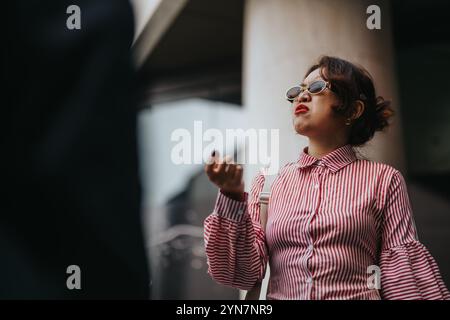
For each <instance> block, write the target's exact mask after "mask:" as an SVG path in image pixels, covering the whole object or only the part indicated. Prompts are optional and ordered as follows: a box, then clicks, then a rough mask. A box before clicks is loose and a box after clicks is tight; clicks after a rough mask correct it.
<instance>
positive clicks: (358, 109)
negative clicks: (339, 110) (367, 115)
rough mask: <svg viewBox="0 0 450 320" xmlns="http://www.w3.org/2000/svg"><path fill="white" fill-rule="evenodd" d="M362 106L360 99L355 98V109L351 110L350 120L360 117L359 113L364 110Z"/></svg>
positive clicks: (363, 105)
mask: <svg viewBox="0 0 450 320" xmlns="http://www.w3.org/2000/svg"><path fill="white" fill-rule="evenodd" d="M364 108H365V104H364V102H363V101H362V100H356V101H355V110H354V111H353V114H352V117H351V119H352V120H356V119H358V118H359V117H361V115H362V114H363V112H364Z"/></svg>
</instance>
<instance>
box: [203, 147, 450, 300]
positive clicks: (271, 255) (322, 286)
mask: <svg viewBox="0 0 450 320" xmlns="http://www.w3.org/2000/svg"><path fill="white" fill-rule="evenodd" d="M307 151H308V150H307V148H305V149H304V150H303V152H302V154H301V155H300V157H299V159H298V161H297V162H292V163H289V164H287V165H286V166H284V167H283V168H282V169H281V170H280V172H279V175H278V177H277V178H276V179H275V181H274V183H273V184H272V187H271V197H270V202H269V206H268V221H267V227H266V230H265V231H264V230H263V229H262V228H261V225H260V223H259V203H258V196H259V193H260V192H261V191H262V188H263V182H264V176H263V175H262V174H259V175H257V176H256V177H255V179H254V180H253V183H252V187H251V191H250V195H248V194H247V193H246V194H245V200H244V201H236V200H233V199H230V198H228V197H226V196H225V195H223V194H222V193H221V192H219V195H218V198H217V201H216V205H215V208H214V211H213V213H212V214H211V215H209V216H208V217H207V218H206V220H205V247H206V255H207V258H208V266H209V268H208V273H209V274H210V275H211V276H212V277H213V278H214V279H215V280H216V281H217V282H218V283H221V284H223V285H227V286H232V287H235V288H239V289H243V290H249V289H251V288H252V287H253V286H254V285H255V283H257V282H259V281H261V280H262V278H263V276H264V273H265V269H266V265H267V262H269V265H270V280H269V285H268V292H267V299H299V300H300V299H301V300H309V299H450V293H449V291H448V289H447V288H446V286H445V284H444V282H443V280H442V277H441V275H440V273H439V269H438V266H437V264H436V262H435V260H434V259H433V257H432V256H431V255H430V253H429V252H428V250H427V249H426V248H425V247H424V246H423V245H422V244H421V243H420V242H419V241H418V238H417V232H416V230H415V224H414V220H413V216H412V211H411V205H410V201H409V198H408V192H407V189H406V185H405V181H404V179H403V177H402V175H401V173H400V172H399V171H397V170H396V169H394V168H392V167H390V166H388V165H385V164H381V163H376V162H372V161H368V160H362V159H357V157H356V155H355V152H354V151H353V148H352V147H351V146H350V145H346V146H344V147H341V148H339V149H336V150H335V151H333V152H331V153H330V154H328V155H326V156H325V157H323V158H321V159H316V158H314V157H312V156H310V155H308V153H307ZM374 266H375V267H374ZM372 268H375V269H372ZM377 268H378V270H379V271H380V273H381V288H379V290H378V289H377V288H376V287H374V286H370V285H369V284H370V283H372V281H371V279H374V277H376V276H377V275H376V274H374V273H373V272H374V270H375V272H376V269H377ZM369 278H370V279H369ZM368 283H369V284H368Z"/></svg>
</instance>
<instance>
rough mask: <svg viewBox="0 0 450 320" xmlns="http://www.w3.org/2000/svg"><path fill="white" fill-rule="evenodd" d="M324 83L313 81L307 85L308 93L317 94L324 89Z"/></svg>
mask: <svg viewBox="0 0 450 320" xmlns="http://www.w3.org/2000/svg"><path fill="white" fill-rule="evenodd" d="M326 85H327V84H326V83H325V82H324V81H314V82H313V83H311V84H310V85H309V92H311V93H319V92H320V91H322V90H323V89H325V87H326Z"/></svg>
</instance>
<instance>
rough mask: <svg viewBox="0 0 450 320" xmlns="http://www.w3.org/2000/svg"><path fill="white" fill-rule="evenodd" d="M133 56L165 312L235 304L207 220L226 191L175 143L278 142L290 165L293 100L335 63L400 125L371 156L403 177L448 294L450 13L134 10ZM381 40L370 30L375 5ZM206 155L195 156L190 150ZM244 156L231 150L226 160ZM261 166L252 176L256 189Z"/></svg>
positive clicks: (298, 145) (146, 206) (197, 6)
mask: <svg viewBox="0 0 450 320" xmlns="http://www.w3.org/2000/svg"><path fill="white" fill-rule="evenodd" d="M132 2H133V4H134V8H135V13H136V36H135V43H134V47H133V51H134V54H135V60H136V64H137V67H138V68H139V74H140V82H139V85H140V86H142V89H143V92H144V95H143V96H142V97H141V111H140V116H139V118H140V119H139V138H140V159H141V177H142V183H143V186H144V193H143V197H144V202H143V210H144V213H145V215H144V216H145V225H146V229H147V232H148V237H147V247H148V250H149V253H150V256H151V259H150V260H151V263H152V268H153V270H152V275H153V283H152V291H153V297H154V298H156V299H158V298H159V299H167V298H172V299H233V298H238V292H237V291H236V290H234V289H230V288H224V287H221V286H219V285H217V284H215V283H214V281H213V280H211V278H210V277H209V276H208V275H207V272H206V270H207V266H206V257H205V254H204V248H203V228H202V226H203V220H204V219H205V218H206V216H207V215H209V214H210V212H211V211H212V209H213V206H214V201H215V198H216V195H217V190H216V188H215V187H213V186H212V185H211V184H210V183H209V182H208V179H207V178H206V176H205V175H204V174H203V165H201V164H183V165H177V164H174V163H173V161H171V151H172V149H173V147H174V145H175V142H174V141H173V140H172V139H171V135H172V133H173V132H174V130H177V129H179V128H184V129H186V130H187V131H189V132H191V133H192V135H194V131H195V129H194V122H195V121H202V125H203V130H206V128H217V129H219V130H223V131H224V130H225V129H228V128H243V129H248V128H274V129H279V130H280V141H281V144H280V160H281V161H280V162H281V163H286V162H288V161H292V160H294V159H295V158H296V157H297V156H298V154H299V152H300V151H301V149H302V147H303V146H305V145H306V143H307V141H306V139H305V138H302V137H300V136H298V135H296V134H295V132H294V129H293V127H292V120H291V111H290V110H289V106H290V105H289V104H288V103H287V102H286V101H285V100H284V93H285V90H286V88H288V87H289V86H292V85H295V84H298V83H299V82H300V81H301V80H302V77H303V75H304V73H305V71H306V70H307V68H308V67H309V66H310V65H311V64H312V63H313V62H315V61H316V60H317V58H318V57H319V56H320V55H323V54H327V55H333V56H339V57H341V58H344V59H347V60H350V61H352V62H356V63H359V64H361V65H363V66H364V67H366V68H367V69H368V70H369V72H370V73H371V74H372V75H373V77H374V79H375V84H376V86H377V91H378V94H379V95H382V96H384V97H385V98H388V99H391V100H392V101H393V104H394V107H395V108H396V117H395V120H394V122H393V124H392V126H391V127H390V128H389V130H388V131H387V132H386V133H382V134H380V133H378V134H377V135H376V136H375V138H374V139H373V140H372V141H371V142H370V143H369V144H368V145H367V146H365V147H364V148H362V149H361V150H360V152H361V153H362V154H363V155H365V156H367V157H369V158H370V159H372V160H375V161H381V162H384V163H388V164H390V165H393V166H394V167H396V168H398V169H400V170H401V171H402V172H403V174H404V175H405V177H406V179H407V183H408V188H409V193H410V198H411V201H412V206H413V210H414V215H415V219H416V224H417V228H418V231H419V237H420V240H421V242H422V243H424V244H425V245H426V246H427V247H428V248H429V250H430V252H431V253H432V254H433V256H434V257H435V258H436V260H437V262H438V264H439V266H440V269H441V272H442V275H443V277H444V280H445V282H446V283H447V284H450V259H449V258H448V249H447V246H449V245H450V188H449V187H448V182H447V181H449V178H450V143H449V138H450V102H449V101H450V96H449V90H448V88H447V87H448V79H447V77H448V74H449V73H450V59H449V57H450V35H449V31H450V28H448V22H447V21H448V15H449V13H450V2H448V1H444V0H440V1H439V0H429V1H425V2H424V1H418V0H408V1H406V0H395V1H365V0H347V1H338V0H317V1H306V0H246V1H244V0H227V1H219V0H133V1H132ZM373 4H376V5H378V6H379V7H380V9H381V29H379V30H369V29H368V28H367V27H366V20H367V18H368V17H369V15H370V14H367V12H366V10H367V7H368V6H369V5H373ZM192 150H193V151H192V152H193V153H195V152H196V150H195V147H194V146H193V147H192ZM237 151H238V150H234V149H232V148H231V149H230V148H228V149H227V153H234V152H237ZM256 170H258V166H246V167H245V180H246V186H247V188H248V187H249V185H250V181H251V180H252V178H253V176H254V175H255V174H256Z"/></svg>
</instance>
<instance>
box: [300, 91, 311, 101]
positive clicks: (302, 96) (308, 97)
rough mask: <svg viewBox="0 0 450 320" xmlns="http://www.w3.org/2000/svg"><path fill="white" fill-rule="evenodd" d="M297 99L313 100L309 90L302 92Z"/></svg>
mask: <svg viewBox="0 0 450 320" xmlns="http://www.w3.org/2000/svg"><path fill="white" fill-rule="evenodd" d="M297 101H298V102H299V103H300V102H308V101H311V95H310V94H309V92H308V91H306V90H305V91H303V92H302V93H300V94H299V95H298V97H297Z"/></svg>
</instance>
